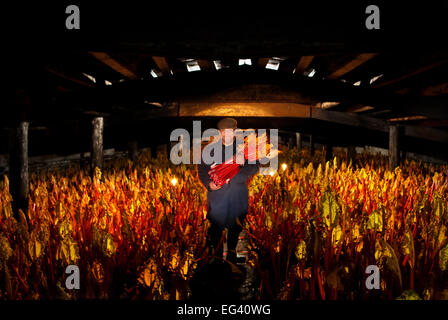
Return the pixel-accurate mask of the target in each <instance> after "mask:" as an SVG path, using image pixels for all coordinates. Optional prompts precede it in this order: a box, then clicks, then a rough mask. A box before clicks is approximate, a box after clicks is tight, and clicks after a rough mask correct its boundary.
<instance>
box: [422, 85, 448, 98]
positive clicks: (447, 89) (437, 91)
mask: <svg viewBox="0 0 448 320" xmlns="http://www.w3.org/2000/svg"><path fill="white" fill-rule="evenodd" d="M420 94H421V95H422V96H438V95H441V94H448V82H446V83H442V84H438V85H435V86H431V87H427V88H425V89H422V90H421V91H420Z"/></svg>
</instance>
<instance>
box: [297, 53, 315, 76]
mask: <svg viewBox="0 0 448 320" xmlns="http://www.w3.org/2000/svg"><path fill="white" fill-rule="evenodd" d="M313 59H314V56H302V57H300V59H299V62H298V63H297V66H296V72H295V73H296V74H302V73H304V72H305V71H306V69H308V67H309V65H310V64H311V62H312V61H313Z"/></svg>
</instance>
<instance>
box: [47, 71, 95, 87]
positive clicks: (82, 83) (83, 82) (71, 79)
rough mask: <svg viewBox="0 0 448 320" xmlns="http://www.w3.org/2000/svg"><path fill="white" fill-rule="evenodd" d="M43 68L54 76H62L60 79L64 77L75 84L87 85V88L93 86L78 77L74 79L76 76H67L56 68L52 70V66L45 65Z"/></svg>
mask: <svg viewBox="0 0 448 320" xmlns="http://www.w3.org/2000/svg"><path fill="white" fill-rule="evenodd" d="M45 70H46V71H47V72H49V73H51V74H54V75H55V76H58V77H59V78H62V79H65V80H68V81H71V82H74V83H77V84H79V85H81V86H84V87H88V88H93V87H94V85H93V84H90V83H88V82H86V81H83V80H80V79H76V78H73V77H70V76H68V75H66V74H63V73H61V72H59V71H56V70H54V69H52V68H49V67H46V68H45Z"/></svg>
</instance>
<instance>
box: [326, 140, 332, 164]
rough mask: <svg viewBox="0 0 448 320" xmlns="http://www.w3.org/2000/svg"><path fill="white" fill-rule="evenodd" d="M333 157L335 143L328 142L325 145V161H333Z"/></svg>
mask: <svg viewBox="0 0 448 320" xmlns="http://www.w3.org/2000/svg"><path fill="white" fill-rule="evenodd" d="M332 159H333V145H332V144H330V143H328V144H327V145H326V146H325V162H327V161H331V160H332Z"/></svg>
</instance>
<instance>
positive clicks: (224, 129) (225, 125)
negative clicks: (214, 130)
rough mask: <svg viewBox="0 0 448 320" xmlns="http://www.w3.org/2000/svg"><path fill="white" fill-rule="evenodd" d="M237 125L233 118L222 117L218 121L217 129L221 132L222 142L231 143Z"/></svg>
mask: <svg viewBox="0 0 448 320" xmlns="http://www.w3.org/2000/svg"><path fill="white" fill-rule="evenodd" d="M237 125H238V123H237V121H236V120H235V119H233V118H224V119H221V120H220V121H219V122H218V130H219V132H220V133H221V141H222V143H223V144H225V145H229V144H232V143H233V141H234V140H235V129H236V127H237ZM226 137H227V139H226Z"/></svg>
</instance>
